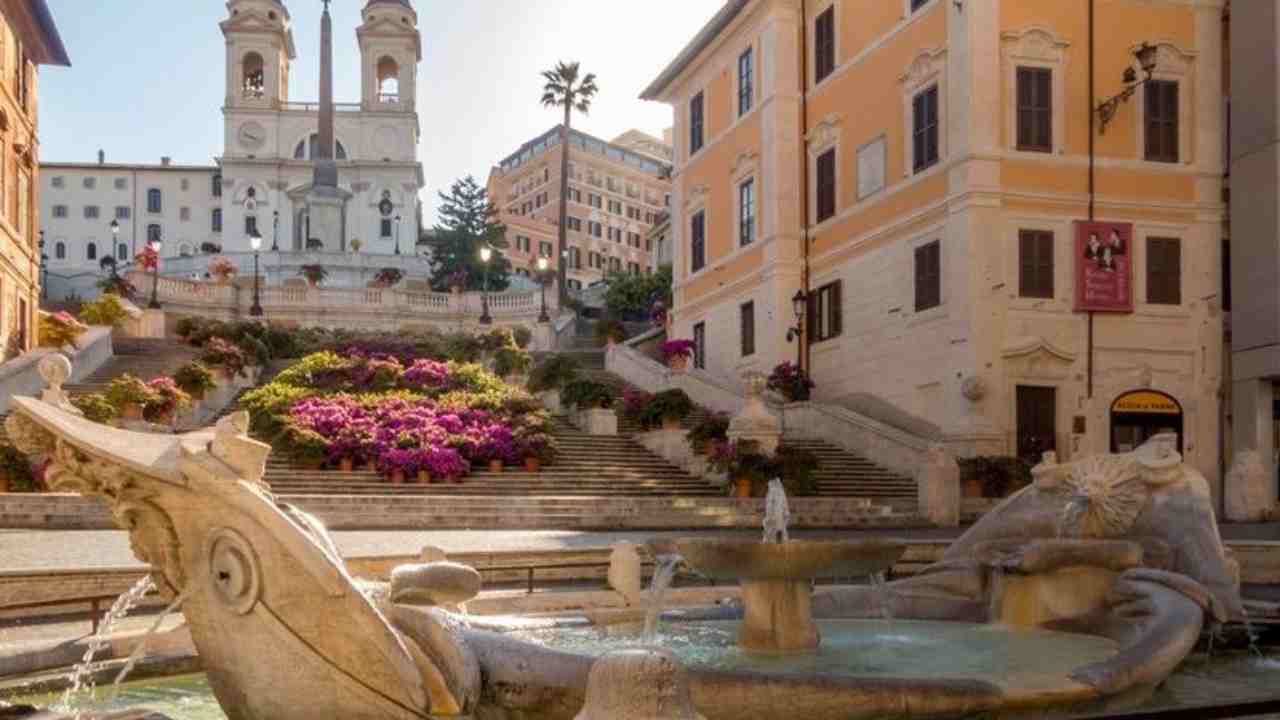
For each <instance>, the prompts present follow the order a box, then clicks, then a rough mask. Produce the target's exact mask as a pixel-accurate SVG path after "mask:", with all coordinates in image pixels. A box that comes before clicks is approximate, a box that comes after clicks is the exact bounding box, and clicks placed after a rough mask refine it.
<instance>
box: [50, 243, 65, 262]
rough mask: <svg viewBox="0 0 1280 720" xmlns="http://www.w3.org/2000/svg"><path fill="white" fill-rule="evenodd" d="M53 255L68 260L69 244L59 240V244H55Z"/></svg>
mask: <svg viewBox="0 0 1280 720" xmlns="http://www.w3.org/2000/svg"><path fill="white" fill-rule="evenodd" d="M53 256H54V257H55V258H57V259H59V260H66V259H67V244H66V243H64V242H62V241H61V240H59V241H58V244H57V245H54V246H53Z"/></svg>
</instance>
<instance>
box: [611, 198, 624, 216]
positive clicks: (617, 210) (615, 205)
mask: <svg viewBox="0 0 1280 720" xmlns="http://www.w3.org/2000/svg"><path fill="white" fill-rule="evenodd" d="M609 212H611V213H613V214H614V215H621V214H622V203H621V202H620V201H618V200H610V201H609Z"/></svg>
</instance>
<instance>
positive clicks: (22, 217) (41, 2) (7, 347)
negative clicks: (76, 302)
mask: <svg viewBox="0 0 1280 720" xmlns="http://www.w3.org/2000/svg"><path fill="white" fill-rule="evenodd" d="M70 64H71V60H70V59H69V58H68V57H67V51H66V49H65V48H64V47H63V45H62V39H61V38H60V37H59V35H58V28H57V26H56V25H54V22H53V16H52V15H51V14H50V13H49V7H48V5H47V4H46V3H45V0H0V359H8V358H10V357H13V356H14V355H17V354H21V353H22V352H25V351H27V350H30V349H31V348H32V347H33V346H34V344H35V341H36V338H35V337H34V336H35V333H34V332H33V328H35V327H36V311H37V310H38V308H39V305H40V225H39V216H38V213H37V210H36V208H37V207H38V206H39V205H38V203H39V190H38V188H39V187H40V180H39V176H40V165H39V163H40V139H39V133H38V131H37V130H38V118H37V114H36V109H37V107H38V103H37V98H38V82H37V78H38V73H37V70H36V68H37V67H38V66H40V65H61V66H64V67H65V66H69V65H70Z"/></svg>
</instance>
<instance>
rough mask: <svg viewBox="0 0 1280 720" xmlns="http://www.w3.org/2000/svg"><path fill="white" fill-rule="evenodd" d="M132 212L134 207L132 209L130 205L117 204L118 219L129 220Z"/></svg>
mask: <svg viewBox="0 0 1280 720" xmlns="http://www.w3.org/2000/svg"><path fill="white" fill-rule="evenodd" d="M132 214H133V209H132V208H130V207H129V206H128V205H117V206H116V219H117V220H128V219H129V216H130V215H132Z"/></svg>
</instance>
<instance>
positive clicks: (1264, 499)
mask: <svg viewBox="0 0 1280 720" xmlns="http://www.w3.org/2000/svg"><path fill="white" fill-rule="evenodd" d="M1223 504H1224V508H1223V512H1224V514H1225V515H1226V518H1225V519H1226V520H1229V521H1231V522H1262V521H1264V520H1267V519H1269V518H1270V516H1271V515H1272V513H1273V510H1274V508H1275V504H1276V497H1275V478H1274V476H1273V475H1272V474H1271V473H1269V472H1267V468H1266V466H1264V465H1263V464H1262V456H1261V455H1259V454H1258V453H1257V452H1256V451H1254V450H1245V451H1243V452H1238V453H1236V457H1235V461H1234V462H1233V463H1231V470H1229V471H1228V472H1227V482H1226V495H1225V497H1224V498H1223Z"/></svg>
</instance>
